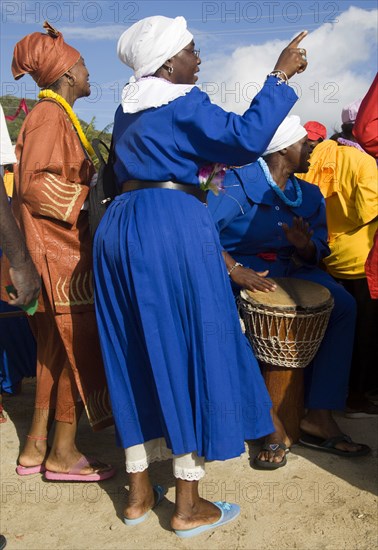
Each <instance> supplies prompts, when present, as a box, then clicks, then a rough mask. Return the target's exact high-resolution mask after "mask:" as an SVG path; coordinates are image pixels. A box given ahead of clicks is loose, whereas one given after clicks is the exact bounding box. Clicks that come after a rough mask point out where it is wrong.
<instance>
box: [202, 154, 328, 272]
mask: <svg viewBox="0 0 378 550" xmlns="http://www.w3.org/2000/svg"><path fill="white" fill-rule="evenodd" d="M298 182H299V185H300V187H301V189H302V204H301V205H300V206H298V207H290V206H288V205H286V204H285V203H284V202H283V200H282V199H281V198H280V197H279V196H278V195H277V194H276V193H275V192H274V191H273V190H272V188H271V187H270V186H269V184H268V182H267V180H266V178H265V175H264V173H263V171H262V169H261V167H260V166H259V164H257V163H254V164H250V165H248V166H243V167H242V168H236V169H232V170H229V171H228V172H227V174H226V177H225V180H224V186H225V191H224V192H221V193H220V194H219V195H218V196H215V195H214V194H213V193H209V197H208V205H209V210H210V212H211V214H212V216H213V219H214V221H215V223H216V226H217V228H218V231H219V234H220V240H221V244H222V246H223V248H224V249H225V250H226V251H227V252H229V253H230V254H231V256H232V257H233V258H235V260H236V261H239V262H240V263H242V264H244V265H245V266H247V267H251V268H253V269H255V270H264V269H267V268H268V269H270V270H271V271H272V275H273V272H274V271H275V270H274V269H273V270H272V267H274V266H273V265H271V266H269V265H268V264H269V263H270V262H268V263H267V261H266V260H265V259H264V258H263V257H261V256H259V255H260V254H264V255H265V254H266V253H270V254H273V256H274V255H277V260H276V262H277V264H279V263H280V262H281V263H282V262H283V263H285V262H286V261H287V262H288V261H289V260H290V258H291V257H292V256H293V254H294V252H295V247H294V246H292V245H291V244H290V243H289V241H288V240H287V238H286V236H285V232H284V230H283V229H282V224H283V223H286V224H288V225H289V227H291V226H292V225H293V218H294V217H302V218H303V219H304V220H305V221H307V222H308V223H309V225H310V229H311V230H313V231H314V234H313V236H312V240H313V242H314V244H315V249H316V258H315V259H314V262H313V263H312V265H316V264H317V263H318V262H319V261H320V260H321V258H323V257H324V256H327V255H328V254H329V253H330V251H329V248H328V245H327V222H326V214H325V201H324V198H323V196H322V194H321V192H320V191H319V188H318V187H317V186H316V185H313V184H311V183H307V182H306V181H303V180H298ZM284 193H285V195H286V196H287V198H288V199H290V200H291V201H293V200H295V199H296V192H295V189H294V185H293V183H292V181H291V180H288V182H287V184H286V187H285V191H284ZM303 263H306V262H304V261H303ZM281 267H282V266H281ZM277 268H278V265H277ZM277 274H278V272H277ZM280 274H283V273H280Z"/></svg>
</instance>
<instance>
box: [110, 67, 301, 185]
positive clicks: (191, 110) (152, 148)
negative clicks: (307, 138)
mask: <svg viewBox="0 0 378 550" xmlns="http://www.w3.org/2000/svg"><path fill="white" fill-rule="evenodd" d="M297 99H298V97H297V95H296V93H295V92H294V90H293V89H292V88H290V87H289V86H287V85H284V84H283V85H279V86H277V79H276V78H275V77H269V78H268V79H267V80H266V82H265V84H264V86H263V88H262V89H261V91H260V92H259V93H258V94H257V95H256V96H255V98H254V99H253V101H252V103H251V106H250V107H249V108H248V109H247V111H246V112H245V113H244V114H243V115H236V114H235V113H229V112H226V111H224V110H223V109H222V108H221V107H218V106H217V105H214V104H212V103H211V102H210V99H209V97H208V95H207V94H205V93H204V92H201V91H200V90H199V89H198V88H193V89H192V90H191V91H190V92H189V93H188V94H186V95H185V96H183V97H179V98H177V99H175V100H173V101H171V102H170V103H168V104H167V105H162V106H161V107H158V108H150V109H146V110H144V111H140V112H137V113H133V114H128V113H126V114H125V113H124V112H123V110H122V107H121V106H120V107H119V108H118V110H117V112H116V114H115V120H114V130H113V140H114V148H115V165H114V168H115V174H116V177H117V181H118V184H119V185H120V184H121V183H122V182H124V181H126V180H129V179H139V180H150V181H166V180H173V181H177V182H182V183H189V184H195V185H198V184H199V182H198V171H199V168H201V166H203V165H205V164H208V163H209V162H221V163H225V164H231V165H235V164H236V165H244V164H248V163H250V162H254V161H255V160H257V158H258V157H259V156H260V155H261V154H262V153H263V152H264V151H265V149H266V147H267V145H268V144H269V142H270V141H271V138H272V137H273V135H274V133H275V131H276V129H277V127H278V126H279V124H280V123H281V122H282V120H283V119H284V118H285V117H286V116H287V114H288V113H289V111H290V110H291V108H292V106H293V105H294V103H295V102H296V101H297Z"/></svg>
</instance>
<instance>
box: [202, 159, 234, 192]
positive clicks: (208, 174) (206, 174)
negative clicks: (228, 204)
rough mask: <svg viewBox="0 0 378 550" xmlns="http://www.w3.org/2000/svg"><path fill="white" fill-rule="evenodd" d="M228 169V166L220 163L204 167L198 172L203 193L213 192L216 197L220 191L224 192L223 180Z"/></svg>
mask: <svg viewBox="0 0 378 550" xmlns="http://www.w3.org/2000/svg"><path fill="white" fill-rule="evenodd" d="M226 169H227V166H226V164H221V163H220V162H217V163H215V164H206V165H205V166H202V168H200V170H199V172H198V180H199V182H200V188H201V189H202V190H203V191H208V190H211V191H212V192H213V193H214V194H215V195H218V193H219V191H224V186H223V180H224V177H225V175H226Z"/></svg>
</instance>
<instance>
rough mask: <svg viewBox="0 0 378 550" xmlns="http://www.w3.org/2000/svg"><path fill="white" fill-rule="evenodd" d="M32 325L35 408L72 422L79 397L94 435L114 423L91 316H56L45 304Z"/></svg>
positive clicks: (93, 316) (78, 314) (33, 319)
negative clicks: (34, 358)
mask: <svg viewBox="0 0 378 550" xmlns="http://www.w3.org/2000/svg"><path fill="white" fill-rule="evenodd" d="M45 303H47V304H48V301H47V300H46V301H45ZM30 322H31V326H32V330H33V332H34V335H35V338H36V341H37V390H36V400H35V407H36V408H38V409H55V419H56V420H58V421H61V422H69V423H72V422H73V420H74V411H75V405H76V403H77V401H78V400H79V398H81V400H82V401H83V403H84V407H85V410H86V413H87V416H88V420H89V423H90V425H91V426H92V428H93V430H94V431H97V430H100V429H102V428H104V427H106V426H109V425H111V424H113V416H112V412H111V407H110V400H109V394H108V389H107V385H106V378H105V372H104V367H103V363H102V356H101V349H100V344H99V339H98V333H97V324H96V316H95V313H94V312H92V311H90V312H85V313H73V314H54V313H53V311H52V309H51V306H49V305H47V306H46V311H45V312H43V313H36V314H35V315H34V317H31V318H30Z"/></svg>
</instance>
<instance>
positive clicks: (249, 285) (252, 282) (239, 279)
mask: <svg viewBox="0 0 378 550" xmlns="http://www.w3.org/2000/svg"><path fill="white" fill-rule="evenodd" d="M268 273H269V271H268V270H266V271H254V270H253V269H249V268H246V267H242V266H238V267H237V268H236V269H234V271H233V272H232V273H231V279H232V280H233V282H234V283H236V284H237V285H239V286H240V287H241V288H245V289H247V290H250V291H252V292H257V291H258V290H260V291H261V292H274V291H275V290H276V288H277V285H276V284H275V283H274V282H273V281H271V280H270V279H266V278H265V277H266V276H267V275H268Z"/></svg>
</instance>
